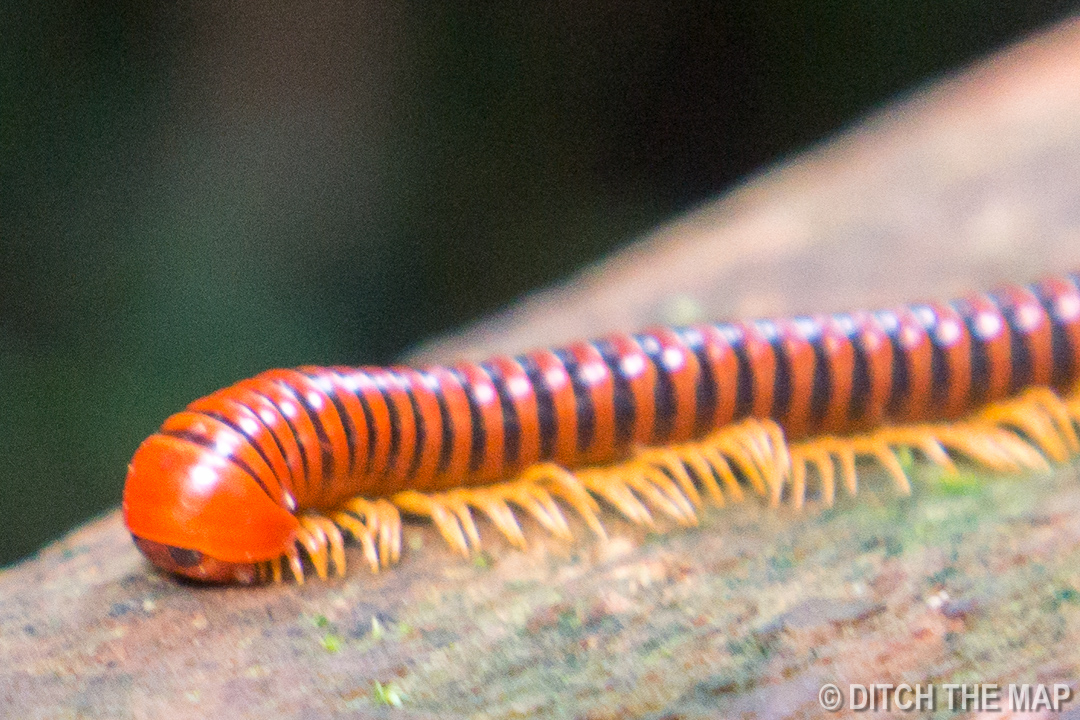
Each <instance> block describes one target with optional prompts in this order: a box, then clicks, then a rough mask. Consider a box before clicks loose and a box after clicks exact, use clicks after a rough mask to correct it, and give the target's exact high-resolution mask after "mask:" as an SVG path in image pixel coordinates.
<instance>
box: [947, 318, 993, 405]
mask: <svg viewBox="0 0 1080 720" xmlns="http://www.w3.org/2000/svg"><path fill="white" fill-rule="evenodd" d="M949 307H951V308H952V309H953V310H955V311H956V312H957V313H958V314H959V315H960V317H961V318H962V319H963V321H964V327H965V328H966V329H967V333H968V337H969V338H971V343H970V348H971V352H970V355H971V361H970V366H969V367H970V374H971V385H970V387H969V388H968V398H969V400H970V405H971V407H978V406H980V405H983V404H984V403H986V402H987V400H989V398H990V353H989V352H988V351H987V347H986V340H987V338H984V337H983V335H982V331H981V330H980V329H979V322H978V321H979V312H978V311H977V310H975V308H973V307H972V306H971V303H969V302H968V301H967V300H954V301H953V302H951V303H949ZM991 339H992V338H991Z"/></svg>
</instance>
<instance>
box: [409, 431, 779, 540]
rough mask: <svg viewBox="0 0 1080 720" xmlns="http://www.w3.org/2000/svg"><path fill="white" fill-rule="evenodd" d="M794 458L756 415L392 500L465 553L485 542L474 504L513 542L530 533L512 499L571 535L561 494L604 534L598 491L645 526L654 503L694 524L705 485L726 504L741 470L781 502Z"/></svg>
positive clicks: (738, 494) (558, 532)
mask: <svg viewBox="0 0 1080 720" xmlns="http://www.w3.org/2000/svg"><path fill="white" fill-rule="evenodd" d="M789 464H790V458H789V456H788V450H787V445H786V443H784V441H783V433H782V432H781V430H780V428H779V426H777V425H776V424H775V423H772V422H769V421H765V422H761V421H754V420H752V421H746V422H743V423H739V424H737V425H733V426H731V427H728V428H724V429H723V430H720V431H719V432H716V433H713V434H712V435H710V436H708V437H706V438H703V439H701V440H698V441H695V442H692V443H685V444H681V445H673V446H670V447H664V448H643V449H641V450H639V451H638V452H637V453H636V454H635V455H634V456H633V457H632V458H631V459H629V460H627V461H625V462H621V463H618V464H615V465H610V466H604V467H589V468H583V469H580V470H576V471H574V472H570V471H568V470H566V469H565V468H562V467H559V466H557V465H553V464H550V463H545V464H540V465H535V466H533V467H531V468H529V469H528V470H526V471H525V472H524V473H522V475H521V476H520V477H518V478H516V479H514V480H510V481H507V482H501V483H495V484H492V485H487V486H483V487H476V488H457V489H454V490H448V491H445V492H439V493H420V492H416V491H411V490H410V491H406V492H402V493H398V494H397V495H394V496H393V497H392V498H391V501H392V502H393V503H394V504H395V505H397V506H398V507H399V508H401V509H402V510H404V511H405V512H409V513H413V514H417V515H424V516H427V517H430V518H431V519H432V521H433V522H434V523H435V525H436V527H437V528H438V529H439V532H440V533H441V534H442V536H443V537H444V538H445V539H446V541H447V543H449V545H450V547H451V548H453V549H454V550H455V551H457V552H459V553H461V554H462V555H466V556H467V555H468V554H469V553H470V552H473V551H476V550H478V549H479V548H480V533H479V531H478V530H477V527H476V523H475V521H474V520H473V517H472V510H479V511H480V512H482V513H484V514H485V515H487V517H488V518H489V519H490V520H491V522H492V524H494V525H495V527H496V528H497V529H498V530H499V531H500V532H501V533H502V534H503V535H504V536H505V537H506V538H507V540H509V541H510V543H511V544H512V545H514V546H516V547H522V548H523V547H525V545H526V541H525V536H524V533H523V532H522V529H521V525H520V524H519V523H518V521H517V518H516V517H515V515H514V510H513V508H512V506H516V507H518V508H520V509H521V510H524V511H525V512H526V513H527V514H529V515H531V516H532V517H534V518H535V519H536V520H537V521H538V522H539V523H540V525H542V526H543V527H544V528H545V529H547V530H548V531H549V532H550V533H551V534H552V535H554V536H556V537H559V538H563V539H571V533H570V528H569V525H568V524H567V523H566V519H565V518H564V517H563V514H562V511H561V510H560V509H559V506H558V504H557V503H556V502H555V498H558V499H560V500H562V501H564V502H565V503H566V504H567V505H568V506H570V507H571V508H573V509H574V510H575V511H576V512H577V513H578V514H579V515H580V516H581V517H582V518H583V519H584V520H585V522H586V523H587V524H588V525H589V527H590V528H592V530H593V531H594V532H595V533H596V534H597V535H598V536H600V537H604V536H605V533H604V529H603V526H602V525H601V524H600V520H599V519H598V517H597V515H596V513H597V512H598V510H599V506H598V505H597V503H596V499H595V498H602V499H604V500H605V501H607V502H609V503H611V505H613V506H614V507H615V508H616V509H618V511H619V512H620V513H622V514H623V515H624V516H625V517H626V518H627V519H629V520H631V521H632V522H635V523H638V524H640V525H646V526H649V527H653V526H654V524H655V523H654V520H653V515H652V512H651V511H650V508H651V509H652V510H655V511H659V512H661V513H663V514H664V515H667V516H668V517H670V518H671V519H673V520H675V521H676V522H678V523H679V524H681V525H694V524H696V523H697V508H699V507H701V505H702V503H703V501H702V497H701V492H700V490H699V488H698V486H699V485H700V487H701V488H702V489H703V490H704V491H705V492H706V493H707V494H708V496H709V498H710V499H711V500H712V501H713V502H714V503H716V504H718V505H722V504H724V501H725V492H726V493H727V495H728V496H730V497H731V498H733V499H735V500H740V499H742V497H743V490H742V488H741V486H740V484H739V481H738V479H737V476H736V473H735V471H736V470H737V471H738V472H739V473H740V474H741V475H742V476H743V477H745V478H746V479H747V482H749V484H750V486H751V487H752V488H753V489H754V490H755V491H756V492H758V493H759V494H761V495H766V494H768V495H770V496H771V497H773V498H774V500H775V501H779V498H780V495H781V492H782V488H783V483H784V478H785V477H786V476H787V473H788V469H789ZM718 480H719V482H718ZM720 483H723V486H724V489H721V486H720Z"/></svg>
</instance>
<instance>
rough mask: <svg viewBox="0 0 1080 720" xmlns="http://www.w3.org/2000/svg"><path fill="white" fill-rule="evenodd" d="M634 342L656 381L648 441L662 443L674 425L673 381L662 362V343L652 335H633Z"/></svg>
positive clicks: (669, 434)
mask: <svg viewBox="0 0 1080 720" xmlns="http://www.w3.org/2000/svg"><path fill="white" fill-rule="evenodd" d="M634 342H636V343H637V344H638V346H639V347H640V348H641V350H642V351H643V352H644V353H645V356H646V357H647V358H649V362H651V363H652V364H653V367H654V368H656V383H655V385H653V403H654V406H655V409H654V411H653V427H652V434H651V435H650V443H651V444H652V445H663V444H664V443H666V442H667V441H668V438H670V437H671V431H672V429H673V428H674V427H675V410H676V407H675V383H674V382H672V380H671V371H670V370H668V368H667V365H666V364H665V363H664V358H663V355H664V346H663V344H662V343H661V342H660V341H659V340H658V339H657V338H655V337H653V336H652V335H635V336H634Z"/></svg>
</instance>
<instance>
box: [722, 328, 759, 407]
mask: <svg viewBox="0 0 1080 720" xmlns="http://www.w3.org/2000/svg"><path fill="white" fill-rule="evenodd" d="M716 329H717V330H718V331H719V332H720V334H721V335H722V336H723V337H724V339H725V340H727V342H728V345H729V346H730V347H731V349H732V351H733V352H734V353H735V359H736V360H737V361H738V365H739V377H738V378H737V379H736V382H735V417H734V418H732V419H733V420H741V419H743V418H744V417H747V416H749V415H750V411H751V410H753V408H754V390H755V388H754V373H753V369H752V368H751V366H750V358H749V357H748V356H747V354H746V335H745V333H743V331H741V330H739V329H738V328H736V327H734V326H732V325H717V326H716Z"/></svg>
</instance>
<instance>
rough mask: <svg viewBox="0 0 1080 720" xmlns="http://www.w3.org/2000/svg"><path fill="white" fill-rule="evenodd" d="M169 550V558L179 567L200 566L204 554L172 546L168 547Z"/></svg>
mask: <svg viewBox="0 0 1080 720" xmlns="http://www.w3.org/2000/svg"><path fill="white" fill-rule="evenodd" d="M166 547H168V548H169V557H171V558H172V559H173V562H175V563H176V564H177V565H178V566H179V567H191V566H192V565H198V564H199V563H201V562H202V557H203V555H202V553H201V552H199V551H198V550H187V549H185V548H178V547H173V546H172V545H168V546H166Z"/></svg>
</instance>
